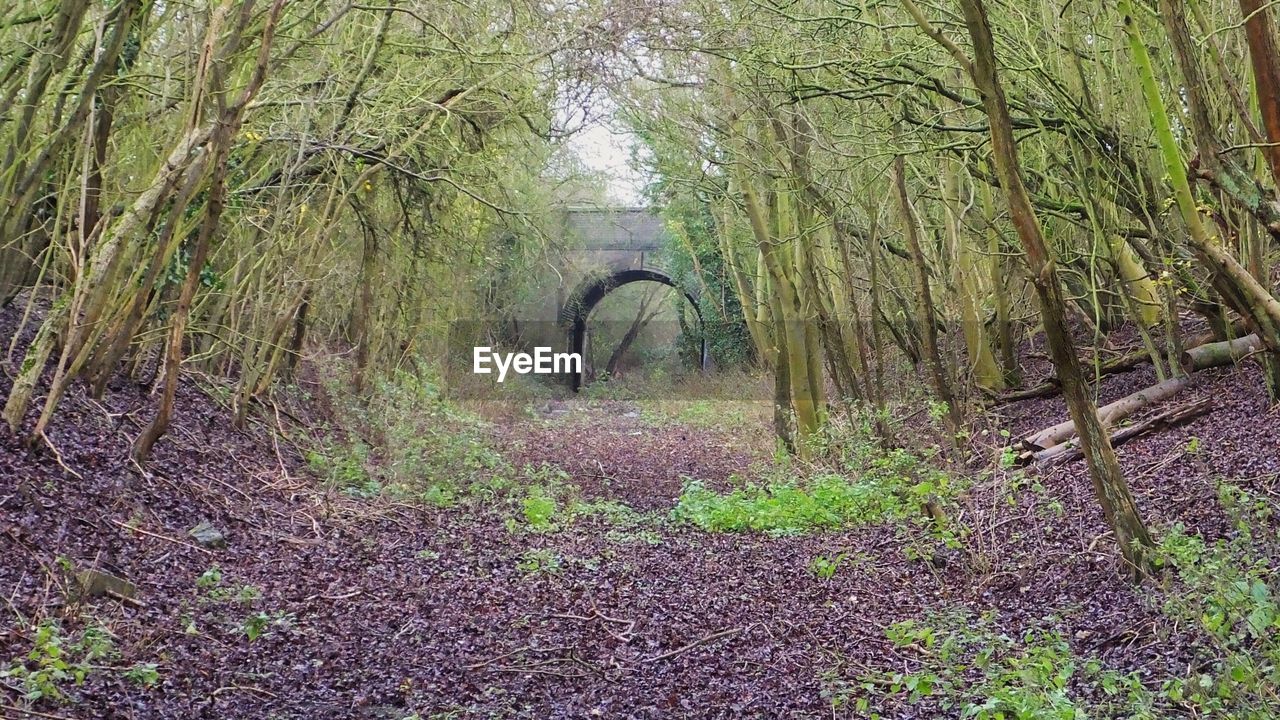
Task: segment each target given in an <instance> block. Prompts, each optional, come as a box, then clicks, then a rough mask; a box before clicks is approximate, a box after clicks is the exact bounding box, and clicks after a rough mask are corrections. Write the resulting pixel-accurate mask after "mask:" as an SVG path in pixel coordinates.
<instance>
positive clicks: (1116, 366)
mask: <svg viewBox="0 0 1280 720" xmlns="http://www.w3.org/2000/svg"><path fill="white" fill-rule="evenodd" d="M1233 327H1234V326H1233ZM1214 337H1215V336H1214V334H1213V333H1211V332H1208V333H1201V334H1199V335H1196V336H1195V337H1192V338H1187V340H1186V346H1187V347H1189V348H1191V349H1190V350H1188V351H1186V352H1184V353H1183V354H1182V357H1183V358H1186V357H1187V355H1189V354H1191V353H1194V352H1195V351H1197V350H1200V348H1202V347H1209V346H1211V345H1218V344H1219V343H1216V342H1214ZM1244 354H1248V353H1244ZM1148 362H1151V354H1150V353H1148V352H1147V351H1146V349H1145V348H1140V349H1138V350H1134V351H1132V352H1130V353H1126V354H1124V355H1121V356H1120V357H1117V358H1112V359H1110V360H1107V361H1106V362H1103V363H1102V364H1101V365H1099V366H1098V367H1097V370H1096V371H1095V374H1096V375H1097V376H1098V377H1102V376H1105V375H1114V374H1116V373H1122V372H1128V371H1130V370H1132V369H1134V368H1136V367H1138V366H1139V365H1142V364H1144V363H1148ZM1183 362H1184V363H1185V360H1183ZM1220 364H1224V365H1225V364H1226V361H1224V362H1222V363H1220ZM1183 367H1186V366H1185V364H1184V365H1183ZM1205 367H1215V366H1213V365H1207V366H1205ZM1086 369H1087V368H1086ZM1197 369H1198V370H1203V369H1204V368H1203V367H1201V368H1197ZM1188 372H1190V371H1188ZM1061 391H1062V384H1061V382H1060V381H1059V380H1058V378H1057V377H1056V376H1050V377H1049V378H1048V379H1046V380H1045V381H1044V382H1042V383H1040V384H1039V385H1033V386H1032V387H1029V388H1023V389H1021V390H1009V391H1007V392H1003V393H1000V394H999V395H998V396H996V399H995V402H996V404H997V405H1003V404H1005V403H1011V402H1017V401H1019V400H1030V399H1032V398H1038V397H1048V396H1050V395H1056V394H1058V393H1059V392H1061Z"/></svg>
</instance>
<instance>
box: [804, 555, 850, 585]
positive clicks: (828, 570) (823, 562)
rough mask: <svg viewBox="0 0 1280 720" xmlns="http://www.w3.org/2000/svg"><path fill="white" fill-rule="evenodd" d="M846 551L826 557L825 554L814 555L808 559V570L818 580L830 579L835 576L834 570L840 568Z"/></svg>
mask: <svg viewBox="0 0 1280 720" xmlns="http://www.w3.org/2000/svg"><path fill="white" fill-rule="evenodd" d="M846 555H847V554H846V553H840V554H839V555H836V556H835V557H833V558H831V557H827V556H825V555H818V556H815V557H814V558H813V559H812V560H810V561H809V572H811V573H813V575H814V577H816V578H818V579H819V580H830V579H831V578H833V577H835V574H836V571H837V570H839V569H840V564H841V563H843V562H844V559H845V557H846Z"/></svg>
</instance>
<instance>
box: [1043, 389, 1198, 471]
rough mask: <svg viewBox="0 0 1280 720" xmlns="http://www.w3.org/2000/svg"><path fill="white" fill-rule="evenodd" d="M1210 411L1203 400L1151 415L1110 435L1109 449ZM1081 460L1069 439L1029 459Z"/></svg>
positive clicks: (1081, 454) (1076, 445) (1048, 461)
mask: <svg viewBox="0 0 1280 720" xmlns="http://www.w3.org/2000/svg"><path fill="white" fill-rule="evenodd" d="M1211 409H1213V400H1212V399H1211V398H1204V399H1202V400H1196V401H1194V402H1189V403H1185V404H1183V405H1179V406H1177V407H1173V408H1170V409H1168V410H1166V411H1164V412H1162V413H1160V414H1158V415H1153V416H1151V417H1149V418H1147V419H1146V420H1143V421H1141V422H1137V423H1134V424H1133V425H1128V426H1126V427H1123V428H1120V429H1119V430H1117V431H1116V432H1115V433H1113V434H1112V435H1111V447H1119V446H1121V445H1123V444H1124V443H1126V442H1129V441H1130V440H1132V439H1134V438H1136V437H1138V436H1140V435H1145V434H1147V433H1149V432H1153V431H1155V430H1165V429H1168V428H1171V427H1176V426H1178V425H1181V424H1182V423H1185V422H1187V421H1189V420H1193V419H1195V418H1198V417H1200V416H1201V415H1204V414H1205V413H1207V412H1209V411H1210V410H1211ZM1082 457H1084V451H1083V450H1081V449H1080V445H1079V443H1078V442H1074V441H1072V440H1068V441H1067V442H1064V443H1061V444H1059V445H1055V446H1053V447H1051V448H1049V449H1047V450H1041V451H1039V452H1036V453H1033V455H1032V458H1033V459H1034V460H1035V462H1036V464H1038V465H1055V464H1059V463H1068V462H1072V461H1074V460H1079V459H1080V458H1082Z"/></svg>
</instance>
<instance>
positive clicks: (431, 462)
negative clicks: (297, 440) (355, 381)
mask: <svg viewBox="0 0 1280 720" xmlns="http://www.w3.org/2000/svg"><path fill="white" fill-rule="evenodd" d="M325 387H326V389H327V391H328V393H329V399H330V403H331V405H332V406H333V408H334V412H333V418H332V419H331V421H330V422H329V423H328V425H327V427H325V428H324V429H323V431H322V432H321V434H320V438H319V440H318V441H316V442H313V443H312V447H310V448H309V449H308V450H307V452H306V459H307V465H308V467H309V469H310V470H311V472H312V474H314V475H315V476H316V477H318V478H320V479H321V480H323V481H325V482H327V483H330V484H331V485H332V486H334V487H336V488H338V489H340V490H342V491H343V492H345V493H347V494H349V495H353V496H357V497H366V498H368V497H376V496H389V497H392V498H395V499H397V500H416V501H421V502H425V503H428V504H431V505H437V506H450V505H453V504H455V503H457V502H458V501H459V500H460V498H461V496H463V495H465V494H466V493H467V492H469V491H470V489H471V488H472V486H473V485H476V484H491V483H492V480H493V478H495V477H497V478H499V479H501V478H504V477H505V478H509V477H511V476H512V474H513V471H512V469H511V468H510V466H509V465H508V463H507V462H506V461H505V460H504V459H503V458H502V456H501V454H499V453H498V452H497V451H496V450H495V449H494V448H493V447H492V446H491V444H490V443H489V442H488V440H487V438H486V437H485V429H486V425H485V423H484V422H483V421H482V420H481V419H480V418H478V417H476V416H474V415H472V414H469V413H467V412H465V411H463V410H461V409H460V408H458V407H457V406H456V405H455V404H454V403H452V402H450V401H449V399H448V398H446V397H445V396H444V395H443V393H442V392H441V387H440V384H439V382H438V380H437V379H436V377H435V375H434V374H433V373H432V372H430V371H429V370H427V369H425V368H424V369H421V370H419V371H418V372H416V373H415V372H408V371H399V372H396V373H395V374H393V375H392V376H391V377H388V378H385V379H382V380H379V381H377V382H376V383H375V384H374V386H373V388H372V389H371V390H370V392H369V393H368V395H367V396H357V395H353V394H352V393H350V392H349V391H348V390H345V389H344V388H345V387H346V379H345V378H340V377H332V378H328V379H327V380H326V382H325ZM499 484H501V483H500V481H499Z"/></svg>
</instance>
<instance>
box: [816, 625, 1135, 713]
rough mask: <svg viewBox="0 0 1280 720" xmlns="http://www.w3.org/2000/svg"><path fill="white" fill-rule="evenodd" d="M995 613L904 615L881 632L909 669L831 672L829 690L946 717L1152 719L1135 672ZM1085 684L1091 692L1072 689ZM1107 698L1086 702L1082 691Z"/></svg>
mask: <svg viewBox="0 0 1280 720" xmlns="http://www.w3.org/2000/svg"><path fill="white" fill-rule="evenodd" d="M993 623H994V619H993V618H992V617H989V616H988V617H983V618H977V619H975V618H971V617H968V616H966V615H964V614H962V613H954V614H951V615H947V616H942V615H939V616H934V617H932V618H930V621H929V622H919V621H914V620H907V621H903V622H899V623H895V624H893V625H890V626H889V627H888V628H886V630H885V635H886V637H887V638H888V639H889V641H890V642H891V643H893V645H894V646H895V647H896V648H898V650H899V652H900V653H903V654H905V655H907V656H909V657H912V658H914V661H913V667H908V668H904V669H902V670H892V671H885V672H871V673H862V674H860V675H858V676H857V677H856V678H853V679H846V678H845V677H844V675H843V674H841V673H838V672H830V671H829V672H828V675H827V676H826V678H825V680H824V684H825V685H826V687H828V688H829V690H828V696H829V698H830V699H832V701H833V703H834V702H835V700H836V699H839V700H840V701H841V702H848V701H849V700H851V699H853V698H854V697H856V701H855V702H856V707H857V708H858V710H859V711H860V712H861V713H863V714H868V713H869V711H870V709H871V708H872V707H873V706H874V707H884V708H888V707H892V706H893V704H894V703H906V704H909V705H914V704H918V703H922V702H927V703H929V704H930V705H932V706H935V707H938V708H940V709H941V710H943V711H944V714H945V715H946V716H948V717H960V718H973V719H975V720H1015V719H1016V720H1085V719H1086V718H1091V717H1126V718H1130V719H1131V720H1138V719H1140V718H1154V717H1156V716H1155V715H1154V714H1153V712H1152V709H1151V707H1152V705H1151V698H1150V696H1149V694H1148V693H1146V692H1145V691H1144V689H1143V687H1142V684H1141V682H1140V678H1139V677H1138V676H1137V675H1136V674H1129V675H1121V674H1120V673H1117V672H1115V671H1112V670H1108V669H1106V668H1105V667H1104V665H1103V664H1102V663H1101V662H1100V661H1098V660H1096V659H1093V658H1089V659H1086V660H1081V659H1080V658H1078V657H1077V656H1076V655H1074V654H1073V653H1072V651H1071V647H1070V646H1069V645H1068V644H1067V642H1066V641H1065V640H1064V639H1063V638H1062V637H1060V636H1059V635H1057V634H1056V633H1054V632H1051V631H1029V632H1026V633H1024V634H1023V635H1022V637H1021V638H1019V639H1013V638H1010V637H1008V636H1007V635H1004V634H1003V633H999V632H997V631H996V630H995V629H994V627H993ZM1089 688H1094V689H1096V692H1091V693H1083V692H1081V693H1077V692H1076V691H1078V690H1086V689H1089ZM1089 696H1098V697H1102V698H1105V699H1104V700H1103V701H1102V702H1100V703H1091V702H1089V701H1088V700H1086V699H1085V698H1086V697H1089ZM873 717H876V716H875V715H873Z"/></svg>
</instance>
